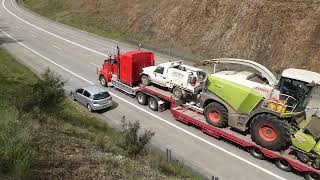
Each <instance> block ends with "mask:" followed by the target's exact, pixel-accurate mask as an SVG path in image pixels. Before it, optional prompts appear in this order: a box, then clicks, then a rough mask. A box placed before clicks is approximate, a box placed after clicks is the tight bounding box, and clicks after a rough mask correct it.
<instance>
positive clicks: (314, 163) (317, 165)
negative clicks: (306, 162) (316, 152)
mask: <svg viewBox="0 0 320 180" xmlns="http://www.w3.org/2000/svg"><path fill="white" fill-rule="evenodd" d="M311 166H312V167H313V168H314V169H316V170H320V159H315V160H313V161H312V163H311Z"/></svg>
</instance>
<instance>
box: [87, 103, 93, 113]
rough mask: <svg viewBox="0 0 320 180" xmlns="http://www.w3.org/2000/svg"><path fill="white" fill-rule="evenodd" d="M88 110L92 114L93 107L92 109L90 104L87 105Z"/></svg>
mask: <svg viewBox="0 0 320 180" xmlns="http://www.w3.org/2000/svg"><path fill="white" fill-rule="evenodd" d="M87 109H88V111H89V112H92V107H91V105H90V104H88V105H87Z"/></svg>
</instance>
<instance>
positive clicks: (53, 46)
mask: <svg viewBox="0 0 320 180" xmlns="http://www.w3.org/2000/svg"><path fill="white" fill-rule="evenodd" d="M52 46H53V47H54V48H56V49H59V50H61V48H60V47H58V46H56V45H52Z"/></svg>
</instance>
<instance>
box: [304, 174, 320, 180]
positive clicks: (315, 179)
mask: <svg viewBox="0 0 320 180" xmlns="http://www.w3.org/2000/svg"><path fill="white" fill-rule="evenodd" d="M304 178H305V179H306V180H319V179H320V175H319V174H316V173H314V172H307V173H306V174H304Z"/></svg>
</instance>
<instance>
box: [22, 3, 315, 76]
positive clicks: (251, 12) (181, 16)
mask: <svg viewBox="0 0 320 180" xmlns="http://www.w3.org/2000/svg"><path fill="white" fill-rule="evenodd" d="M23 1H24V2H25V4H26V5H27V6H29V7H31V8H32V9H33V10H36V11H38V12H40V13H41V12H42V13H44V14H48V13H49V12H51V13H54V14H51V17H52V18H55V19H58V20H60V21H62V22H67V23H68V22H69V24H70V19H69V20H68V21H67V20H66V17H68V18H78V20H79V21H81V22H82V23H90V24H91V25H90V26H96V27H98V28H101V27H102V28H104V29H103V30H104V31H109V33H111V34H112V33H113V34H115V33H118V34H119V37H124V39H127V40H130V41H132V40H134V41H142V42H144V43H148V44H154V45H156V46H158V47H159V48H160V47H162V48H163V47H170V48H171V47H172V48H174V49H175V50H176V51H180V52H186V53H192V54H196V55H200V56H202V57H210V58H218V57H233V58H243V59H251V60H255V61H258V62H260V63H262V64H264V65H267V66H268V67H269V68H271V69H273V70H278V69H282V68H286V67H299V68H308V69H312V70H315V71H318V72H319V71H320V0H237V1H235V0H162V1H154V0H144V1H138V0H117V1H114V0H23ZM49 14H50V13H49ZM79 17H80V18H79ZM74 21H75V20H74ZM74 21H73V22H74ZM95 24H96V25H95ZM97 24H98V25H97ZM102 24H103V26H102Z"/></svg>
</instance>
